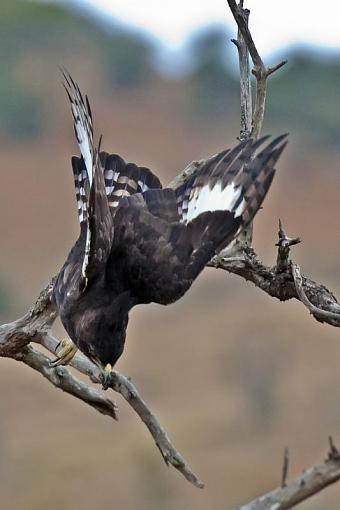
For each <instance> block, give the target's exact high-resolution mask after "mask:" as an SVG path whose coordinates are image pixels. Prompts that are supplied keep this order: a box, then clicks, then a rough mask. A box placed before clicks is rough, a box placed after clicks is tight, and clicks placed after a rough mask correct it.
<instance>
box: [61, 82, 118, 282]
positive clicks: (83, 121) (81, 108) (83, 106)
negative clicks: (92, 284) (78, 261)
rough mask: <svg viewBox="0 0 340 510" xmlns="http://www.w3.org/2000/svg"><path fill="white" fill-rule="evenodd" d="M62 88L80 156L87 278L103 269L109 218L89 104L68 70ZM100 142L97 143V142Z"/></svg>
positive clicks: (76, 167)
mask: <svg viewBox="0 0 340 510" xmlns="http://www.w3.org/2000/svg"><path fill="white" fill-rule="evenodd" d="M64 77H65V83H64V86H65V89H66V91H67V95H68V97H69V100H70V103H71V111H72V115H73V120H74V130H75V134H76V138H77V141H78V144H79V148H80V152H81V158H73V159H72V167H73V173H74V179H75V187H76V196H77V201H78V214H79V221H80V224H81V237H83V238H84V255H83V262H82V276H83V278H84V279H85V285H84V289H85V288H86V285H87V282H88V281H89V280H91V279H92V278H93V277H95V276H96V275H98V274H100V273H101V272H103V271H104V269H105V266H106V263H107V260H108V257H109V254H110V250H111V244H112V239H113V222H112V217H111V214H110V209H109V203H108V199H107V196H106V190H105V180H104V172H103V169H102V167H101V163H100V158H99V150H100V148H99V146H98V148H97V147H95V146H94V142H93V127H92V126H93V124H92V116H91V109H90V104H89V101H88V99H87V97H85V100H84V99H83V96H82V94H81V92H80V89H79V87H78V85H77V84H76V83H75V81H74V80H73V79H72V78H71V76H70V75H69V74H67V73H66V72H65V73H64ZM99 145H100V143H99Z"/></svg>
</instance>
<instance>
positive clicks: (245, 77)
mask: <svg viewBox="0 0 340 510" xmlns="http://www.w3.org/2000/svg"><path fill="white" fill-rule="evenodd" d="M239 10H240V14H241V15H242V16H243V18H244V21H245V23H246V25H247V26H248V19H249V13H250V11H249V10H248V9H242V7H240V6H239ZM232 42H233V43H234V44H235V46H236V48H237V51H238V58H239V66H240V104H241V130H240V140H247V139H248V138H250V135H251V128H252V119H253V104H252V94H251V75H250V66H249V52H248V47H247V44H246V42H245V40H244V38H243V35H242V32H241V30H240V29H238V33H237V39H232Z"/></svg>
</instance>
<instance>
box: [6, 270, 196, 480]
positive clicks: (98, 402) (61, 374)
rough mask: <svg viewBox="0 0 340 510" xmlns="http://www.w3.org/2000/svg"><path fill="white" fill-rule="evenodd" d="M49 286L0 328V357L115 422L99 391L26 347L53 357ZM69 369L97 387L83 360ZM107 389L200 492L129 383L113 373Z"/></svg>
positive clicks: (95, 373)
mask: <svg viewBox="0 0 340 510" xmlns="http://www.w3.org/2000/svg"><path fill="white" fill-rule="evenodd" d="M53 283H54V281H53V280H52V281H51V282H50V283H49V284H48V285H47V287H45V288H44V289H43V290H42V291H41V293H40V296H39V298H38V299H37V301H36V303H35V305H34V306H33V308H32V309H31V310H30V311H29V312H28V313H27V314H25V315H24V316H23V317H21V318H19V319H17V320H16V321H14V322H12V323H10V324H4V325H2V326H0V356H5V357H10V358H13V359H15V360H17V361H21V362H22V363H25V364H26V365H28V366H30V367H31V368H33V369H34V370H37V371H38V372H39V373H41V374H42V375H43V376H44V377H45V378H46V379H47V380H48V381H49V382H50V383H52V384H53V385H54V386H55V387H57V388H60V389H62V390H63V391H65V392H67V393H69V394H70V395H72V396H74V397H76V398H78V399H80V400H82V401H83V402H85V403H86V404H88V405H90V406H91V407H93V408H94V409H96V410H97V411H99V412H100V413H102V414H105V415H107V416H110V417H111V418H113V419H117V414H116V411H117V408H116V406H115V404H114V402H113V401H112V400H111V399H109V398H108V397H106V396H105V395H104V394H103V393H102V392H101V391H98V390H97V389H95V388H93V387H92V386H90V385H88V384H86V383H84V382H82V381H80V380H78V379H77V378H76V377H74V376H73V375H72V374H71V373H70V371H69V370H67V369H66V368H65V367H51V366H50V360H49V358H47V356H45V355H44V354H43V353H42V352H40V351H38V350H37V349H35V348H33V347H32V346H31V345H29V344H30V342H36V343H39V344H41V345H43V346H44V347H46V348H47V349H48V350H49V351H50V352H52V353H53V354H54V353H55V351H56V348H57V345H58V343H59V342H58V341H57V340H56V339H55V338H54V337H53V336H52V335H51V332H50V330H51V326H52V324H53V322H54V320H55V318H56V316H57V311H56V309H55V307H54V305H53V304H52V302H51V295H52V289H53ZM72 366H73V367H74V368H75V369H76V370H78V371H79V372H80V373H82V374H85V375H87V376H88V377H89V378H90V379H91V381H92V382H94V383H96V384H101V371H100V370H99V368H98V367H96V366H95V365H94V364H93V363H91V362H90V361H89V360H88V359H87V358H85V356H83V355H81V354H78V353H77V354H76V356H75V357H74V360H73V361H72ZM111 387H112V389H113V390H114V391H116V392H118V393H120V394H121V395H122V396H123V397H124V398H125V400H126V401H127V402H128V404H129V405H131V407H132V408H133V409H134V410H135V411H136V413H137V414H138V415H139V417H140V418H141V420H142V421H143V422H144V423H145V425H146V426H147V427H148V429H149V431H150V433H151V435H152V437H153V439H154V441H155V443H156V445H157V447H158V449H159V450H160V452H161V454H162V456H163V459H164V460H165V462H166V463H167V464H168V465H172V466H174V467H175V468H176V469H177V470H178V471H179V472H180V473H182V475H183V476H185V478H186V479H187V480H188V481H190V482H191V483H192V484H193V485H195V486H196V487H200V488H202V487H203V483H202V482H201V481H200V480H199V478H198V477H197V476H196V475H195V474H194V473H193V472H192V471H191V469H190V468H189V466H188V465H187V464H186V462H185V460H184V459H183V457H182V456H181V455H180V454H179V453H178V452H177V451H176V449H175V448H174V447H173V445H172V444H171V442H170V440H169V439H168V436H167V434H166V433H165V431H164V429H163V428H162V426H161V424H160V423H159V421H158V420H157V418H156V417H155V416H154V415H153V414H152V412H151V411H150V409H149V408H148V407H147V405H146V404H145V402H144V401H143V399H142V398H141V396H140V395H139V393H138V391H137V389H136V388H135V386H134V385H133V384H132V383H131V381H129V380H128V379H127V378H126V377H125V376H123V375H122V374H120V373H119V372H117V371H115V372H114V373H113V378H112V385H111Z"/></svg>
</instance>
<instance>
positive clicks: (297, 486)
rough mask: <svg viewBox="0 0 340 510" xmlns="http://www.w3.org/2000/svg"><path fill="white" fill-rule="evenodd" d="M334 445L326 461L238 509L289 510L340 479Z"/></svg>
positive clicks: (339, 468)
mask: <svg viewBox="0 0 340 510" xmlns="http://www.w3.org/2000/svg"><path fill="white" fill-rule="evenodd" d="M332 446H333V447H331V450H330V452H329V454H328V458H327V460H326V461H325V462H323V463H321V464H317V465H315V466H313V467H311V468H309V469H307V470H306V471H304V472H303V473H302V475H300V476H298V477H297V478H295V479H293V480H291V481H289V482H287V481H286V483H285V484H284V485H282V486H281V487H279V488H277V489H275V490H273V491H271V492H269V493H268V494H264V495H263V496H260V497H259V498H257V499H254V500H253V501H251V502H250V503H248V504H246V505H243V506H241V507H239V508H238V509H237V510H287V509H288V508H293V507H294V506H296V505H297V504H298V503H301V502H302V501H305V500H306V499H308V498H310V497H311V496H313V495H314V494H317V493H318V492H320V491H322V490H323V489H325V488H326V487H328V486H329V485H331V484H333V483H335V482H337V481H338V480H340V455H339V452H338V450H337V449H336V448H335V447H334V445H332Z"/></svg>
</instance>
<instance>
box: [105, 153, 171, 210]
mask: <svg viewBox="0 0 340 510" xmlns="http://www.w3.org/2000/svg"><path fill="white" fill-rule="evenodd" d="M100 161H101V165H102V167H103V169H104V178H105V190H106V195H107V198H108V201H109V207H110V210H111V212H112V213H114V212H115V209H116V208H117V206H118V204H119V202H120V200H121V198H122V197H126V196H130V195H134V194H135V193H142V192H144V191H147V190H149V189H155V188H162V185H161V183H160V180H159V179H158V177H156V176H155V175H154V174H153V173H152V172H151V170H149V169H148V168H145V167H140V166H137V165H135V164H134V163H125V161H124V160H123V158H121V157H120V156H118V155H117V154H108V153H107V152H101V153H100Z"/></svg>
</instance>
